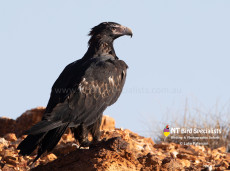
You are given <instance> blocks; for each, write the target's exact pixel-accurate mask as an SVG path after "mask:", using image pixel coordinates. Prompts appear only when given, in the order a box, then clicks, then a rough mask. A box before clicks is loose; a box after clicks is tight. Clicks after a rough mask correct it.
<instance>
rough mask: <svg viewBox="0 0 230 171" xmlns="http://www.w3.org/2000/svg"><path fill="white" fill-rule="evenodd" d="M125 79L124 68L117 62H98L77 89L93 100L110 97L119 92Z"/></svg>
mask: <svg viewBox="0 0 230 171" xmlns="http://www.w3.org/2000/svg"><path fill="white" fill-rule="evenodd" d="M125 77H126V67H125V66H124V65H122V64H121V63H119V62H117V61H112V62H107V63H106V62H99V63H97V64H96V65H95V66H93V67H92V68H91V69H90V70H89V71H88V73H86V75H85V77H83V79H82V81H81V82H80V84H79V86H78V89H79V91H80V92H81V93H83V94H85V95H90V96H93V97H94V98H96V99H97V98H99V97H102V98H106V97H112V96H113V95H114V94H116V93H117V92H118V91H121V90H122V88H123V85H124V80H125Z"/></svg>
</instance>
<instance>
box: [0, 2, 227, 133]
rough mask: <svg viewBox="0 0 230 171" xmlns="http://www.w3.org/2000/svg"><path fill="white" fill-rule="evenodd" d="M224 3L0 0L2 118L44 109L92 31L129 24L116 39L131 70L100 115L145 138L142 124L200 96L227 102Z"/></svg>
mask: <svg viewBox="0 0 230 171" xmlns="http://www.w3.org/2000/svg"><path fill="white" fill-rule="evenodd" d="M229 9H230V1H227V0H225V1H223V0H221V1H216V0H215V1H213V0H202V1H201V0H190V1H187V0H181V1H178V0H176V1H174V0H167V1H166V0H159V1H153V0H149V1H139V0H126V1H124V0H116V1H115V0H113V1H108V0H98V1H81V2H80V1H74V0H68V1H57V0H55V1H54V0H53V1H44V0H40V1H31V0H30V1H29V0H27V1H25V0H22V1H3V0H2V1H0V23H1V26H0V58H1V62H0V78H1V81H0V82H1V85H0V99H1V107H0V116H8V117H12V118H16V117H18V116H19V115H20V114H21V113H23V112H24V111H25V110H27V109H30V108H34V107H37V106H46V104H47V101H48V99H49V94H50V89H51V86H52V84H53V83H54V81H55V80H56V78H57V77H58V75H59V74H60V73H61V71H62V70H63V68H64V67H65V66H66V65H67V64H69V63H70V62H72V61H74V60H76V59H79V58H81V57H82V56H83V55H84V53H85V51H86V50H87V41H88V39H89V37H88V36H87V34H88V32H89V30H90V28H91V27H93V26H95V25H97V24H99V23H100V22H103V21H114V22H118V23H120V24H122V25H125V26H128V27H130V28H131V29H132V30H133V33H134V36H133V38H132V39H130V38H129V37H122V38H119V39H118V40H116V42H115V50H116V53H117V55H118V56H119V57H120V58H121V59H123V60H124V61H126V63H127V64H128V65H129V70H128V76H127V82H126V85H125V88H124V92H123V94H122V95H121V97H120V99H119V100H118V102H117V103H116V104H115V105H113V106H111V107H110V108H108V109H107V110H106V111H105V114H107V115H110V116H112V117H114V118H115V119H116V123H117V127H123V128H129V129H131V130H133V131H136V132H138V133H140V134H142V135H144V134H145V135H146V131H147V129H148V127H149V126H151V125H147V124H146V123H145V121H146V120H148V121H150V120H151V119H153V118H155V119H158V120H159V122H160V121H161V117H162V116H163V115H164V114H165V113H166V111H167V110H168V109H174V108H175V109H179V108H183V106H184V103H185V99H186V97H188V98H189V99H191V98H192V99H193V98H195V99H198V101H200V102H201V103H202V104H203V105H204V106H206V107H207V108H211V107H212V106H213V105H215V103H216V101H217V100H219V101H221V103H226V102H229V100H230V91H229V88H230V79H229V73H230V67H229V65H230V22H229V20H230V10H229Z"/></svg>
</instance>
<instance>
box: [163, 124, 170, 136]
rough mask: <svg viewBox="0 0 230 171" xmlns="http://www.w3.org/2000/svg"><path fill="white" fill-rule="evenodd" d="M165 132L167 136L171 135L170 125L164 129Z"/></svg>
mask: <svg viewBox="0 0 230 171" xmlns="http://www.w3.org/2000/svg"><path fill="white" fill-rule="evenodd" d="M163 133H164V136H166V137H167V136H169V135H170V130H169V125H166V127H165V128H164V130H163Z"/></svg>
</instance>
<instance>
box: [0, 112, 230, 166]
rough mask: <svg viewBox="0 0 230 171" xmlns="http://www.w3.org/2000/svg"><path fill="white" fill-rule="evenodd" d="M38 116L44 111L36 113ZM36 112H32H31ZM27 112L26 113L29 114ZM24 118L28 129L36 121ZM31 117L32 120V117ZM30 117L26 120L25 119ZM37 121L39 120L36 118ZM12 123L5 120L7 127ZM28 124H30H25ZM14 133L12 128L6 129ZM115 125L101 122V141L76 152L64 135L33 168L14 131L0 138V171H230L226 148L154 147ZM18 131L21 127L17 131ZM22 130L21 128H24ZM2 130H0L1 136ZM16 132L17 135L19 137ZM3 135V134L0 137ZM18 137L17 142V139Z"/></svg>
mask: <svg viewBox="0 0 230 171" xmlns="http://www.w3.org/2000/svg"><path fill="white" fill-rule="evenodd" d="M36 110H38V111H39V112H38V113H41V112H42V111H43V112H44V108H43V109H36ZM33 111H35V109H33ZM28 112H29V111H27V113H28ZM31 113H32V114H28V115H24V116H26V119H22V120H21V122H20V123H22V122H23V124H27V125H26V126H28V125H30V126H31V121H38V120H39V119H38V118H36V117H35V116H36V114H35V113H33V112H31ZM33 115H34V116H33ZM30 116H31V117H32V118H33V119H29V118H27V117H30ZM38 117H39V118H41V116H40V115H39V114H38ZM12 121H14V120H10V119H8V123H10V122H12ZM24 121H25V122H26V121H29V122H30V123H25V122H24ZM5 126H6V128H10V129H11V131H12V130H13V131H12V132H14V130H15V128H14V127H10V126H12V125H8V126H7V125H5ZM114 126H115V121H114V119H112V118H111V117H108V116H105V117H104V118H103V121H102V126H101V130H102V135H101V141H100V142H98V143H95V144H93V145H92V146H91V147H90V148H89V149H79V147H78V145H76V144H74V143H76V142H75V140H74V137H73V136H72V134H71V133H70V132H69V131H67V133H66V134H64V135H63V136H62V138H61V140H60V142H59V143H58V145H57V146H56V147H55V149H54V150H53V151H52V153H49V154H44V155H43V156H42V157H41V158H40V159H39V160H38V161H36V163H34V165H32V166H31V165H30V166H29V164H30V163H31V161H33V159H34V158H35V153H34V154H32V155H31V156H26V157H23V156H19V155H18V150H16V148H17V146H18V144H19V143H20V142H21V141H22V140H23V139H24V138H25V137H26V136H25V135H23V136H20V137H19V136H16V135H15V133H16V134H17V135H20V131H24V130H17V131H16V132H14V133H8V134H5V135H4V136H3V137H1V138H0V170H1V169H2V170H3V171H9V170H28V169H32V170H39V171H40V170H44V171H45V170H51V169H52V170H86V171H88V170H110V171H111V170H114V171H115V170H224V169H230V167H229V164H230V154H229V153H226V152H225V150H226V149H225V148H224V147H222V148H219V149H214V150H211V149H209V148H206V147H203V146H193V145H190V146H185V145H179V144H174V143H162V144H154V143H153V141H152V140H151V138H145V137H142V136H139V135H138V134H136V133H133V132H131V131H130V130H123V129H115V127H114ZM20 128H21V127H20ZM23 128H24V127H23ZM1 131H2V130H0V133H2V132H1ZM18 132H19V133H18ZM2 134H3V133H2ZM17 137H18V138H17Z"/></svg>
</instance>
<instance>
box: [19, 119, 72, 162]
mask: <svg viewBox="0 0 230 171" xmlns="http://www.w3.org/2000/svg"><path fill="white" fill-rule="evenodd" d="M68 125H69V124H68V123H65V124H63V125H62V126H59V127H57V128H54V129H52V130H49V131H47V132H42V133H39V134H29V135H28V136H27V137H26V138H25V139H24V140H23V141H22V142H21V143H20V144H19V146H18V147H17V149H19V150H20V152H19V154H22V155H23V156H24V155H30V154H31V153H32V152H33V151H34V150H35V149H36V148H37V147H38V152H37V156H36V158H35V159H34V161H33V162H35V161H36V160H37V159H39V157H40V156H41V155H42V154H43V153H44V152H46V151H47V152H49V151H51V150H52V149H53V148H54V147H55V146H56V145H57V143H58V141H59V140H60V139H61V136H62V135H63V134H64V133H65V130H66V129H67V127H68Z"/></svg>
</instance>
